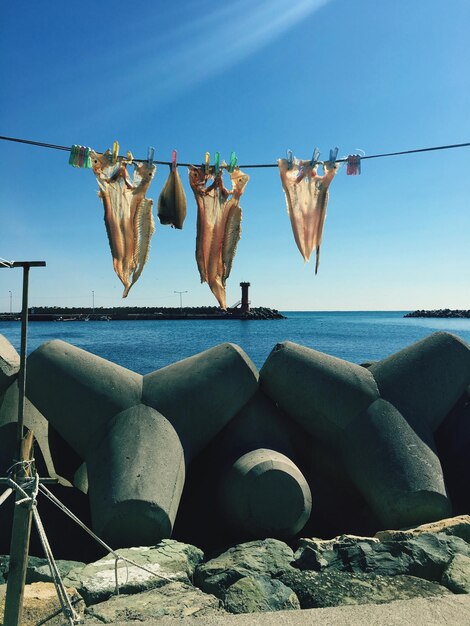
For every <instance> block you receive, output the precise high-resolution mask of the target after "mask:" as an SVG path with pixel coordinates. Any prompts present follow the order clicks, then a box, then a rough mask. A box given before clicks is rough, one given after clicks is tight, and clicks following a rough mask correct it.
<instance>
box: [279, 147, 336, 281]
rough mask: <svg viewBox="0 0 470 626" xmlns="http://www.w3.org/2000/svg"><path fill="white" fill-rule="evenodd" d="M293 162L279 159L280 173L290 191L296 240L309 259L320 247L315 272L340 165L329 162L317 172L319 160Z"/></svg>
mask: <svg viewBox="0 0 470 626" xmlns="http://www.w3.org/2000/svg"><path fill="white" fill-rule="evenodd" d="M289 165H290V163H289V162H288V161H287V160H286V159H279V161H278V166H279V174H280V176H281V181H282V186H283V188H284V192H285V194H286V202H287V212H288V214H289V218H290V221H291V225H292V232H293V233H294V239H295V243H296V244H297V247H298V249H299V250H300V253H301V255H302V256H303V258H304V260H305V261H309V260H310V256H311V254H312V251H313V249H314V248H315V250H316V262H315V274H316V273H317V272H318V267H319V265H320V245H321V241H322V234H323V225H324V223H325V217H326V208H327V204H328V188H329V186H330V183H331V181H332V180H333V178H334V176H335V174H336V171H337V167H336V163H335V162H333V161H332V162H329V161H327V162H325V164H324V165H323V168H324V170H325V173H324V175H323V176H320V175H319V174H318V173H317V167H318V165H317V163H314V164H312V162H311V161H297V160H295V161H294V162H293V163H292V166H291V168H290V169H289Z"/></svg>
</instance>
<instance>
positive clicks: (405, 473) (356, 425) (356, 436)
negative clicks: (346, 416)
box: [338, 399, 451, 528]
mask: <svg viewBox="0 0 470 626" xmlns="http://www.w3.org/2000/svg"><path fill="white" fill-rule="evenodd" d="M338 451H339V454H340V456H341V458H342V461H343V463H344V465H345V467H346V470H347V472H348V474H349V475H350V476H351V478H352V479H353V480H354V482H355V484H356V485H357V487H358V489H359V490H360V491H361V493H362V494H363V495H364V497H365V498H366V500H367V501H368V503H369V504H370V506H371V508H372V509H373V511H374V512H375V514H376V515H377V517H378V518H379V519H380V520H381V521H382V523H383V524H384V525H385V527H386V528H388V527H390V528H403V527H405V526H413V525H418V524H423V523H426V522H431V521H435V520H439V519H442V518H444V517H449V516H450V514H451V504H450V502H449V500H448V498H447V494H446V489H445V485H444V479H443V475H442V469H441V464H440V462H439V458H438V457H437V455H436V453H435V452H434V451H433V450H432V449H431V448H430V447H429V446H428V445H427V444H426V443H425V442H424V441H423V440H422V438H421V437H420V436H419V435H417V434H416V432H415V431H414V430H413V428H412V427H411V426H410V425H409V424H408V422H407V421H406V420H405V418H404V417H403V416H402V415H401V414H400V413H399V412H398V411H397V409H396V408H395V407H394V406H392V404H390V403H389V402H387V401H385V400H382V399H379V400H376V401H375V402H374V403H373V404H371V405H370V406H369V407H368V408H367V409H366V410H365V411H364V412H363V413H361V414H360V415H359V416H358V417H357V418H356V419H355V420H354V421H353V422H351V423H350V424H349V426H348V428H347V429H346V430H345V431H344V436H343V437H341V438H340V439H339V441H338Z"/></svg>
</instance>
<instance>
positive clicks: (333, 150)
mask: <svg viewBox="0 0 470 626" xmlns="http://www.w3.org/2000/svg"><path fill="white" fill-rule="evenodd" d="M338 150H339V148H338V147H336V148H331V150H330V158H329V159H328V161H329V162H330V163H333V165H334V164H335V163H336V157H337V156H338Z"/></svg>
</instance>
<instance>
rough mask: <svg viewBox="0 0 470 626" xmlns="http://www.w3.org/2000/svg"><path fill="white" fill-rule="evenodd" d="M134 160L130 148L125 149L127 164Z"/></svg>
mask: <svg viewBox="0 0 470 626" xmlns="http://www.w3.org/2000/svg"><path fill="white" fill-rule="evenodd" d="M133 160H134V157H133V156H132V152H131V151H130V150H128V151H127V162H128V163H129V165H130V164H131V163H132V161H133Z"/></svg>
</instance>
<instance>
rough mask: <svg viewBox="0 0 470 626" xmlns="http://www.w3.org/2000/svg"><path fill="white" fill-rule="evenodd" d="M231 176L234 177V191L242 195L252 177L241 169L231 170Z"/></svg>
mask: <svg viewBox="0 0 470 626" xmlns="http://www.w3.org/2000/svg"><path fill="white" fill-rule="evenodd" d="M230 178H231V179H232V187H233V192H234V193H235V194H238V195H240V196H241V195H242V193H243V192H244V190H245V187H246V185H247V183H248V181H249V180H250V177H249V176H248V174H245V173H244V172H242V171H241V170H239V169H235V170H233V172H231V174H230Z"/></svg>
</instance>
